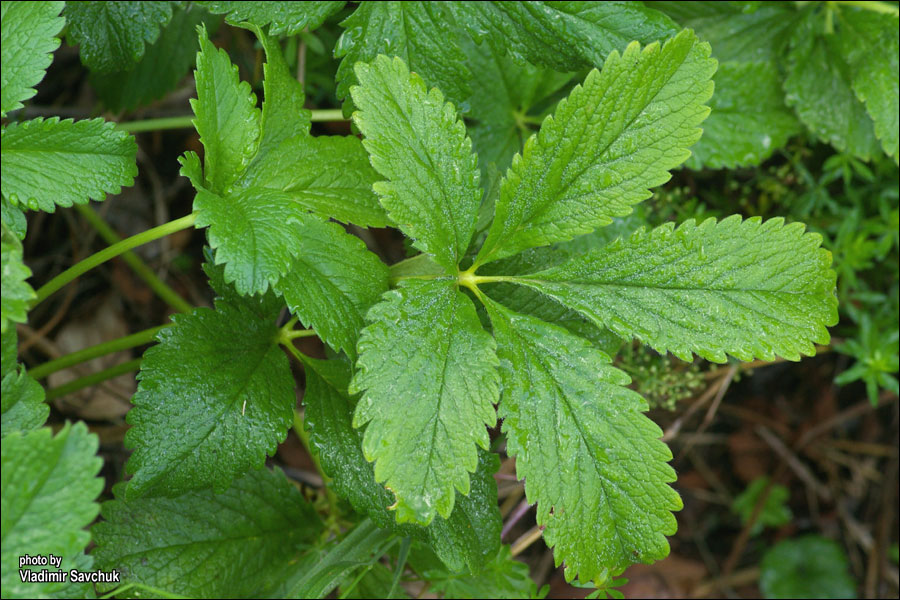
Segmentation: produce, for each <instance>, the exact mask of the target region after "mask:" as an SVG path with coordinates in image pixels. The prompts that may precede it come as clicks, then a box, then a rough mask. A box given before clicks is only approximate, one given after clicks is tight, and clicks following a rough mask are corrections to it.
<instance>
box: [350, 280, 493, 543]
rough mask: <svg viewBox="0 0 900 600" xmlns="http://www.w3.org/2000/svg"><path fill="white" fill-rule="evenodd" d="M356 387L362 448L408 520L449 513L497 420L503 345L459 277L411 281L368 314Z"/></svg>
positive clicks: (398, 511)
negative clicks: (459, 283)
mask: <svg viewBox="0 0 900 600" xmlns="http://www.w3.org/2000/svg"><path fill="white" fill-rule="evenodd" d="M367 320H368V321H369V322H370V323H371V324H370V325H369V326H368V327H366V328H365V329H364V330H363V332H362V335H361V337H360V340H359V344H358V345H357V347H358V351H359V359H358V360H357V369H358V370H357V372H356V375H355V377H354V378H353V381H352V383H351V384H350V392H351V393H357V392H363V395H362V398H361V399H360V401H359V404H357V406H356V413H355V415H354V419H353V426H354V427H362V426H363V425H366V424H368V425H367V427H366V432H365V436H364V438H363V452H364V453H365V457H366V459H367V460H369V461H374V462H375V479H376V480H377V481H378V482H379V483H384V484H385V486H386V487H387V488H388V489H389V490H391V491H392V492H393V493H394V496H395V497H396V502H395V503H394V505H393V506H392V509H394V510H396V516H397V521H398V522H399V523H405V522H417V523H419V524H422V525H427V524H429V523H430V522H431V521H432V519H433V518H434V517H435V515H440V516H442V517H444V518H447V517H449V516H450V514H451V512H452V510H453V506H454V499H455V495H456V491H457V490H458V491H459V492H461V493H462V494H468V493H469V490H470V485H469V474H470V473H472V472H473V471H475V469H476V467H477V465H478V452H477V449H476V446H481V447H482V448H484V449H487V447H488V435H487V430H486V429H485V426H488V427H491V426H493V425H494V423H495V422H496V414H495V412H494V406H493V405H494V403H495V402H496V401H497V397H498V395H499V382H498V375H497V370H496V366H497V357H496V355H495V353H494V341H493V339H492V338H491V336H490V335H488V333H487V332H485V331H484V329H482V327H481V323H480V322H479V320H478V315H477V314H476V312H475V306H474V305H473V304H472V301H471V300H470V299H469V298H468V297H467V296H465V295H464V294H462V292H460V291H459V290H458V289H457V283H456V281H455V280H450V279H434V280H416V279H412V280H407V281H402V282H401V283H400V284H399V286H398V287H397V289H395V290H391V291H390V292H387V293H386V294H385V295H384V300H383V301H382V302H381V303H379V304H376V305H375V306H374V307H372V309H371V310H370V311H369V314H368V315H367Z"/></svg>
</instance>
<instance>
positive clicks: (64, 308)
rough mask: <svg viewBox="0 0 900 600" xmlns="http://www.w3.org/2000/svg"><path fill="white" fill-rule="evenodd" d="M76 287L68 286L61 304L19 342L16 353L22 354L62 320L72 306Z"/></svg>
mask: <svg viewBox="0 0 900 600" xmlns="http://www.w3.org/2000/svg"><path fill="white" fill-rule="evenodd" d="M77 291H78V289H77V288H76V287H75V286H69V289H68V290H66V297H65V298H63V302H62V305H61V306H60V307H59V308H58V309H56V312H55V313H53V316H52V317H50V320H49V321H47V322H46V323H44V324H43V325H41V328H40V329H38V330H36V331H34V332H32V333H31V334H30V335H29V336H28V337H27V338H26V339H25V340H24V341H22V343H21V344H19V349H18V350H17V353H18V354H22V353H23V352H25V351H26V350H28V349H29V348H31V346H32V345H34V344H35V343H36V342H37V341H38V340H39V339H40V338H46V336H47V334H48V333H50V331H52V330H53V328H54V327H56V326H57V325H59V322H60V321H62V319H63V317H65V316H66V313H68V312H69V307H71V306H72V301H73V300H75V292H77Z"/></svg>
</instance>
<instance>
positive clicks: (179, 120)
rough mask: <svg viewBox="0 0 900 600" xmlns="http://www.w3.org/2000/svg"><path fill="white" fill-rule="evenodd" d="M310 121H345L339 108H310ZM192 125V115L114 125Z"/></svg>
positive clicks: (134, 128) (131, 129)
mask: <svg viewBox="0 0 900 600" xmlns="http://www.w3.org/2000/svg"><path fill="white" fill-rule="evenodd" d="M309 112H310V121H312V122H313V123H321V122H328V121H347V120H348V119H347V118H345V117H344V113H343V111H341V109H339V108H333V109H332V108H329V109H323V110H311V111H309ZM193 126H194V115H183V116H180V117H162V118H159V119H144V120H141V121H125V122H123V123H118V124H116V127H118V128H119V129H121V130H122V131H127V132H128V133H143V132H145V131H162V130H164V129H190V128H191V127H193Z"/></svg>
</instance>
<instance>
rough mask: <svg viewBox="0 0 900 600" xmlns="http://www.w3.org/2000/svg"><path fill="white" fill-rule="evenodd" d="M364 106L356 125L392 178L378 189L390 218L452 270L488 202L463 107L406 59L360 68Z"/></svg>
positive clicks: (358, 98) (357, 96)
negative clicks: (462, 115) (460, 110)
mask: <svg viewBox="0 0 900 600" xmlns="http://www.w3.org/2000/svg"><path fill="white" fill-rule="evenodd" d="M356 75H357V77H358V78H359V82H360V85H359V86H355V87H354V88H353V89H352V90H351V93H352V95H353V101H354V102H355V103H356V105H357V106H358V107H359V108H360V110H359V111H358V112H355V113H353V120H354V122H355V123H356V124H357V126H358V127H359V129H360V131H362V132H363V134H364V135H365V136H366V139H365V141H363V145H364V146H365V148H366V150H368V152H369V154H370V155H371V160H372V166H374V167H375V170H377V171H378V172H379V173H381V174H382V175H383V176H384V177H386V178H387V179H388V181H386V182H379V183H376V184H375V191H376V192H377V193H378V195H379V196H380V197H381V204H382V206H384V208H385V209H386V210H387V213H388V216H389V217H390V218H391V219H392V220H393V221H394V222H395V223H397V225H398V227H400V229H401V230H403V232H404V233H406V234H407V235H408V236H409V237H411V238H413V240H414V242H413V246H415V247H416V248H418V249H420V250H421V251H423V252H425V253H427V254H431V255H432V256H433V257H434V261H435V262H436V263H438V264H439V265H441V266H442V267H444V268H445V269H446V270H447V271H448V272H449V273H455V272H456V271H457V265H458V264H459V261H460V259H461V258H462V257H463V255H464V254H465V251H466V248H468V246H469V241H470V240H471V238H472V233H473V232H474V230H475V220H476V218H477V216H478V206H479V204H480V203H481V188H480V187H479V172H478V159H477V157H476V156H475V155H474V154H473V153H472V142H471V141H470V140H469V138H468V137H467V136H466V127H465V125H464V124H463V122H462V121H460V120H458V119H457V117H456V109H454V107H453V105H452V104H450V103H445V102H444V96H443V94H441V92H440V91H439V90H437V89H435V88H432V89H431V90H430V91H429V90H428V89H427V88H426V87H425V82H424V81H423V80H422V78H421V77H419V76H418V75H417V74H415V73H410V71H409V69H408V68H407V67H406V65H405V64H404V63H403V61H402V60H400V59H399V58H394V59H389V58H387V57H386V56H379V57H378V58H377V59H376V60H375V62H373V63H371V64H362V63H358V64H357V65H356Z"/></svg>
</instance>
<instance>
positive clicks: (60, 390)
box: [45, 358, 141, 402]
mask: <svg viewBox="0 0 900 600" xmlns="http://www.w3.org/2000/svg"><path fill="white" fill-rule="evenodd" d="M140 368H141V359H140V358H135V359H134V360H129V361H127V362H123V363H122V364H118V365H116V366H114V367H110V368H108V369H104V370H102V371H99V372H97V373H91V374H90V375H85V376H84V377H79V378H78V379H75V380H74V381H70V382H69V383H65V384H63V385H61V386H59V387H55V388H52V389H49V390H47V397H46V398H45V400H46V401H48V402H49V401H50V400H53V399H54V398H59V397H60V396H65V395H66V394H71V393H72V392H77V391H78V390H81V389H84V388H86V387H90V386H92V385H97V384H98V383H103V382H104V381H106V380H107V379H113V378H115V377H118V376H119V375H124V374H125V373H131V372H133V371H137V370H138V369H140Z"/></svg>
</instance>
